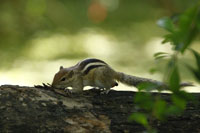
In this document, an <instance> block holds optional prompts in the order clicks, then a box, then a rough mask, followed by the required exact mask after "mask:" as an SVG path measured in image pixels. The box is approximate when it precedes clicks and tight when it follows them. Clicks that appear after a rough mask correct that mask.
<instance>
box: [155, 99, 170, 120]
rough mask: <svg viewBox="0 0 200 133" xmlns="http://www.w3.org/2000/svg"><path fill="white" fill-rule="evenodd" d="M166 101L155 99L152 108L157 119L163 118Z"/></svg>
mask: <svg viewBox="0 0 200 133" xmlns="http://www.w3.org/2000/svg"><path fill="white" fill-rule="evenodd" d="M166 105H167V104H166V102H165V101H164V100H161V99H159V100H157V101H156V102H155V104H154V110H153V113H154V115H155V117H156V118H157V119H159V120H163V119H164V117H165V111H166V108H167V106H166Z"/></svg>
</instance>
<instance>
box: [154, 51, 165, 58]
mask: <svg viewBox="0 0 200 133" xmlns="http://www.w3.org/2000/svg"><path fill="white" fill-rule="evenodd" d="M166 54H168V53H166V52H157V53H155V54H154V57H157V56H160V55H166Z"/></svg>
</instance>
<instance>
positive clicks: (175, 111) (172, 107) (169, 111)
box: [166, 105, 182, 116]
mask: <svg viewBox="0 0 200 133" xmlns="http://www.w3.org/2000/svg"><path fill="white" fill-rule="evenodd" d="M181 113H182V110H181V109H180V108H178V107H177V106H176V105H170V106H169V107H168V108H167V109H166V114H167V115H168V116H174V115H179V114H181Z"/></svg>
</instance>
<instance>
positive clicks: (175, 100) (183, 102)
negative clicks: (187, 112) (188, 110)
mask: <svg viewBox="0 0 200 133" xmlns="http://www.w3.org/2000/svg"><path fill="white" fill-rule="evenodd" d="M172 101H173V103H174V104H175V105H176V106H177V107H178V108H179V109H181V110H184V109H185V107H186V103H187V102H186V99H184V98H181V97H180V96H177V95H172Z"/></svg>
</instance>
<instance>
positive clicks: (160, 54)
mask: <svg viewBox="0 0 200 133" xmlns="http://www.w3.org/2000/svg"><path fill="white" fill-rule="evenodd" d="M167 56H168V53H165V52H158V53H155V54H154V58H155V60H158V59H162V58H165V57H167Z"/></svg>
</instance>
